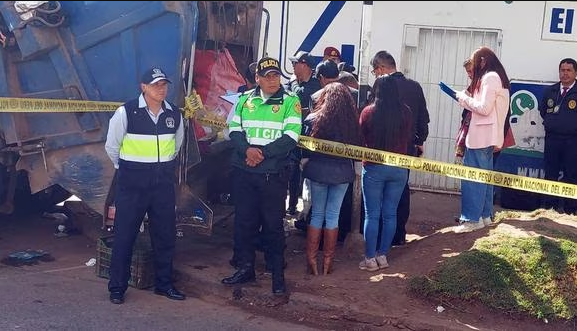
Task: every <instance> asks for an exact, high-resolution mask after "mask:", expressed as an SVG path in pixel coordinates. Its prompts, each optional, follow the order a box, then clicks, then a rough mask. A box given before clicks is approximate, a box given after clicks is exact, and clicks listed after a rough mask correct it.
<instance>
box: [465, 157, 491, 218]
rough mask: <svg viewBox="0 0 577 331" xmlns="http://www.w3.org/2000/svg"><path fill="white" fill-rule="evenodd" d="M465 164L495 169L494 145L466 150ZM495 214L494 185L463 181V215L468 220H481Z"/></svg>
mask: <svg viewBox="0 0 577 331" xmlns="http://www.w3.org/2000/svg"><path fill="white" fill-rule="evenodd" d="M463 165H465V166H468V167H474V168H479V169H485V170H493V146H490V147H485V148H478V149H471V148H467V149H466V150H465V156H464V157H463ZM492 215H493V185H489V184H483V183H476V182H471V181H467V180H463V181H461V216H460V217H459V219H460V220H461V221H466V222H479V218H481V217H483V218H486V217H491V216H492Z"/></svg>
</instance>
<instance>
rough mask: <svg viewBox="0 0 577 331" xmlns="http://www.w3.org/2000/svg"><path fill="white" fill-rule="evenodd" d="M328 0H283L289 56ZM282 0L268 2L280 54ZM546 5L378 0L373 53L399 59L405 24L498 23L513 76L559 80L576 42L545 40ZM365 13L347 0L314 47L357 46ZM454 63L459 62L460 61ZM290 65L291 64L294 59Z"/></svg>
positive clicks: (273, 45) (272, 49)
mask: <svg viewBox="0 0 577 331" xmlns="http://www.w3.org/2000/svg"><path fill="white" fill-rule="evenodd" d="M328 3H329V1H309V2H306V3H305V2H301V3H297V2H294V1H285V6H286V7H288V9H289V16H290V17H289V29H288V40H287V53H289V56H290V55H292V53H294V51H295V50H296V49H297V47H298V46H299V45H300V44H301V43H302V41H303V40H304V38H305V37H306V35H307V34H308V32H309V31H310V30H311V28H312V27H313V25H314V24H315V23H316V22H317V20H318V18H319V16H320V14H321V13H322V11H323V10H324V9H325V8H326V6H327V4H328ZM571 3H574V2H556V4H560V5H569V4H571ZM281 5H282V2H281V1H265V3H264V6H265V8H267V9H268V10H269V11H270V14H271V24H270V25H271V26H270V32H269V42H268V50H269V54H270V55H271V56H273V57H279V56H280V55H281V54H280V53H279V45H280V43H279V38H280V21H281ZM545 5H546V2H545V1H535V2H527V1H514V2H512V3H511V4H507V3H506V2H505V1H489V2H464V1H437V2H422V1H412V2H399V1H387V2H379V1H375V2H374V5H373V16H372V42H371V51H370V53H371V54H374V53H375V52H377V51H378V50H382V49H385V50H388V51H389V52H391V53H392V54H393V56H394V57H395V59H397V61H400V59H401V49H402V46H403V45H402V43H403V31H404V25H405V24H416V25H427V26H439V27H457V28H481V29H499V30H501V31H502V36H503V40H502V51H501V61H502V62H503V64H504V66H505V68H506V70H507V74H508V75H509V77H510V78H511V79H522V80H537V81H557V80H558V65H559V61H560V60H561V59H562V58H565V57H577V42H570V41H548V40H541V32H542V26H543V20H544V12H545ZM361 15H362V2H359V1H347V3H346V4H345V6H344V8H343V9H342V10H341V12H340V13H339V14H338V16H337V17H336V18H335V20H334V21H333V23H332V25H331V26H330V28H329V30H327V32H326V33H325V34H324V35H323V36H322V38H321V40H320V41H319V42H318V44H317V45H316V47H315V48H314V49H313V52H312V53H313V54H314V55H322V51H323V49H324V47H326V46H335V45H340V44H354V45H357V47H356V50H357V51H358V44H359V38H360V28H361ZM576 16H577V15H576ZM575 20H576V22H575V24H574V27H573V30H575V32H577V17H575ZM337 48H338V46H337ZM283 58H284V55H283ZM399 64H400V65H401V66H402V64H401V63H399ZM354 65H355V66H357V68H358V54H356V55H355V63H354ZM455 65H456V66H460V65H461V63H456V64H455ZM287 68H288V69H291V70H292V67H291V66H290V63H289V64H288V67H287Z"/></svg>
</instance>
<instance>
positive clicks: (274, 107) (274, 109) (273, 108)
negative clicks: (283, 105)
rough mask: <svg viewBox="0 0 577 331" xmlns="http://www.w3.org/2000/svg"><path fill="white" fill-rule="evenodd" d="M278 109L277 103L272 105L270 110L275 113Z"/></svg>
mask: <svg viewBox="0 0 577 331" xmlns="http://www.w3.org/2000/svg"><path fill="white" fill-rule="evenodd" d="M279 110H280V106H279V105H273V106H272V112H273V113H275V114H276V113H278V111H279Z"/></svg>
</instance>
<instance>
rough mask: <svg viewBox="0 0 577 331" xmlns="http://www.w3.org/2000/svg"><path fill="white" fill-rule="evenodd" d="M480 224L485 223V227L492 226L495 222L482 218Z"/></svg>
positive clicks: (488, 218) (489, 218)
mask: <svg viewBox="0 0 577 331" xmlns="http://www.w3.org/2000/svg"><path fill="white" fill-rule="evenodd" d="M480 222H483V225H485V226H490V225H492V224H493V221H491V217H481V220H480Z"/></svg>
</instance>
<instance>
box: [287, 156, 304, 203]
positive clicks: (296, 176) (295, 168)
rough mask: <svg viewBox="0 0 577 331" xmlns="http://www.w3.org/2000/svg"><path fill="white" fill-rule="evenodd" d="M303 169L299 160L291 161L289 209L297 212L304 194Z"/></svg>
mask: <svg viewBox="0 0 577 331" xmlns="http://www.w3.org/2000/svg"><path fill="white" fill-rule="evenodd" d="M302 183H303V181H302V178H301V168H300V163H299V161H298V160H291V161H290V177H289V181H288V191H289V203H288V209H290V210H293V211H295V210H296V207H297V204H298V202H299V196H300V195H301V194H302V190H303V189H302Z"/></svg>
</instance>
